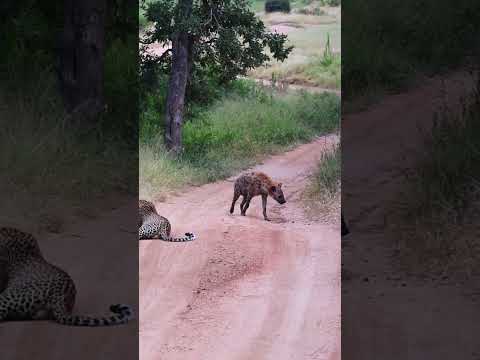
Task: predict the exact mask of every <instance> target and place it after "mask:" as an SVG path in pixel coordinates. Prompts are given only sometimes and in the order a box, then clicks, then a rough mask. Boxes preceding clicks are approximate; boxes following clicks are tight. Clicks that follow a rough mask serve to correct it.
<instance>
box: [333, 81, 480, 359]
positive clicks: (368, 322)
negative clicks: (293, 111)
mask: <svg viewBox="0 0 480 360" xmlns="http://www.w3.org/2000/svg"><path fill="white" fill-rule="evenodd" d="M442 84H443V85H442ZM472 86H473V83H472V81H471V80H470V79H469V77H468V74H465V73H464V72H459V73H454V74H449V75H448V76H446V77H445V78H440V77H436V78H432V79H426V80H425V81H423V82H422V83H421V86H419V87H417V88H413V89H411V90H410V91H408V92H406V93H401V94H397V95H392V96H389V97H386V98H385V99H383V100H382V102H380V103H379V104H377V105H375V106H373V107H372V108H370V109H367V110H366V111H362V112H358V113H354V114H348V115H347V116H344V119H343V124H342V154H343V169H342V190H343V193H342V209H343V210H344V214H345V216H346V218H347V221H348V222H349V225H350V231H351V234H350V235H349V238H348V245H347V246H345V248H344V250H343V251H342V263H343V264H344V267H345V269H344V270H345V273H344V275H347V276H343V278H342V305H343V306H342V320H343V328H342V345H343V356H344V358H345V359H356V360H372V359H390V360H397V359H398V360H404V359H411V360H417V359H418V360H421V359H478V358H479V357H478V355H479V354H480V346H479V342H478V336H477V334H478V333H479V331H480V323H479V322H478V302H479V301H480V297H479V296H478V295H477V296H475V297H474V296H473V295H472V294H471V292H472V291H471V290H470V289H468V287H467V286H464V285H462V284H461V283H459V282H456V281H453V280H448V278H447V280H444V279H443V280H442V279H441V278H439V279H435V278H429V277H427V276H425V277H423V278H421V277H416V276H413V275H409V274H408V273H406V272H402V271H399V269H398V268H397V267H395V266H394V264H395V262H396V258H397V257H396V255H395V254H396V253H395V250H396V244H397V243H396V240H397V239H398V235H395V236H393V234H392V232H391V231H390V232H387V231H386V229H387V228H388V226H389V225H390V224H389V222H388V221H389V215H390V214H391V213H393V212H394V211H397V209H398V206H399V205H398V201H399V199H402V196H405V195H404V194H406V193H408V188H407V186H406V185H407V184H406V182H405V178H404V176H403V174H404V170H405V169H408V168H410V167H412V166H414V165H415V161H416V159H418V151H421V149H422V145H423V144H422V142H421V141H422V136H421V133H420V132H419V131H418V127H421V128H428V127H429V126H431V123H432V119H433V114H434V112H435V111H436V110H437V109H438V108H439V105H440V104H442V99H443V98H444V95H443V92H444V91H445V90H446V91H447V97H446V99H447V101H448V104H449V105H450V106H454V105H455V104H458V102H459V100H460V98H461V97H462V96H464V95H466V94H468V92H469V90H471V89H472ZM477 281H478V280H477ZM469 293H470V294H469ZM477 293H478V291H477Z"/></svg>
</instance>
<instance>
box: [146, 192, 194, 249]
mask: <svg viewBox="0 0 480 360" xmlns="http://www.w3.org/2000/svg"><path fill="white" fill-rule="evenodd" d="M138 212H139V217H138V237H139V240H147V239H159V240H163V241H168V242H185V241H192V240H195V239H196V236H195V234H194V233H191V232H188V233H185V236H183V237H172V236H171V235H170V232H171V230H172V226H171V224H170V221H168V219H167V218H165V217H163V216H161V215H159V214H158V212H157V210H156V208H155V205H153V203H151V202H150V201H147V200H139V201H138Z"/></svg>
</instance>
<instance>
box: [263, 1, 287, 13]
mask: <svg viewBox="0 0 480 360" xmlns="http://www.w3.org/2000/svg"><path fill="white" fill-rule="evenodd" d="M275 11H282V12H286V13H289V12H290V1H289V0H269V1H266V2H265V12H267V13H269V12H275Z"/></svg>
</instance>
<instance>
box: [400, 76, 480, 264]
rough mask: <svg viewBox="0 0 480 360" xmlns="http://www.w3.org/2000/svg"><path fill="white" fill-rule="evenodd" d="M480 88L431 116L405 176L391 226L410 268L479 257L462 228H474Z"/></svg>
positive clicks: (479, 189) (479, 183) (479, 190)
mask: <svg viewBox="0 0 480 360" xmlns="http://www.w3.org/2000/svg"><path fill="white" fill-rule="evenodd" d="M479 85H480V83H479ZM478 89H480V88H479V87H478V86H477V90H476V91H475V93H474V94H473V96H472V97H470V98H468V99H467V100H465V101H464V102H463V103H462V105H461V109H460V111H459V110H458V109H451V108H448V107H446V106H445V107H444V108H443V109H441V110H440V111H439V112H438V113H437V114H436V115H435V118H434V123H433V127H432V129H431V130H430V131H429V132H426V133H425V134H424V146H423V149H425V153H424V154H423V156H422V158H421V161H420V162H419V164H418V165H417V166H416V167H415V168H413V169H412V170H411V171H410V172H408V173H406V174H405V176H406V180H407V184H408V185H409V191H408V192H407V193H406V194H404V196H403V197H404V201H403V202H402V206H401V208H400V214H401V215H400V217H396V218H395V220H394V221H393V222H392V228H393V230H394V231H395V232H396V233H397V238H398V239H399V244H398V246H399V249H400V250H401V251H402V255H404V260H405V261H406V262H408V264H409V265H410V266H414V267H417V266H420V268H421V269H422V268H424V267H425V266H427V267H429V270H446V269H447V268H449V267H455V266H460V267H464V268H465V263H466V262H469V263H474V262H475V261H478V259H479V255H480V252H479V250H480V249H479V247H478V246H479V243H478V239H476V238H475V236H474V235H472V234H468V231H466V229H468V228H470V231H477V229H476V228H475V223H476V221H475V220H474V219H472V215H474V214H477V215H478V212H477V211H476V210H475V208H476V206H477V205H478V201H479V199H480V143H479V141H478V139H480V94H479V92H478ZM475 216H476V215H475ZM475 259H476V260H475ZM474 260H475V261H474ZM470 270H471V268H470Z"/></svg>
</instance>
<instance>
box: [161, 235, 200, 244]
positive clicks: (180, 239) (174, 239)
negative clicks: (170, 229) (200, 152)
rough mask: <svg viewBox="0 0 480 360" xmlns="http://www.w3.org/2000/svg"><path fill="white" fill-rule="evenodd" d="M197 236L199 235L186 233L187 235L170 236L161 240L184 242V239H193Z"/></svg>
mask: <svg viewBox="0 0 480 360" xmlns="http://www.w3.org/2000/svg"><path fill="white" fill-rule="evenodd" d="M196 238H197V237H196V236H195V234H193V233H185V236H183V237H176V238H174V237H170V238H169V239H161V240H164V241H171V242H184V241H193V240H195V239H196Z"/></svg>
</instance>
